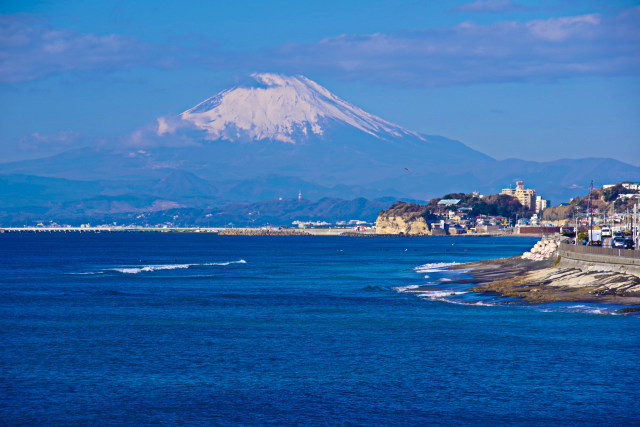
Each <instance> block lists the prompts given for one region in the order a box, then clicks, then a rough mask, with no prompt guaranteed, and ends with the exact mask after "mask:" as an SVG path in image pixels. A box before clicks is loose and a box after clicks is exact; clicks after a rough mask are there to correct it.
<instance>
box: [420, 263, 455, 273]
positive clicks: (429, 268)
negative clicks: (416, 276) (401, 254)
mask: <svg viewBox="0 0 640 427" xmlns="http://www.w3.org/2000/svg"><path fill="white" fill-rule="evenodd" d="M456 264H458V263H457V262H433V263H430V264H423V265H419V266H417V267H416V268H414V270H415V271H416V272H418V273H437V272H439V271H443V270H446V269H447V267H450V266H452V265H456Z"/></svg>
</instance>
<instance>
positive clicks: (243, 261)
mask: <svg viewBox="0 0 640 427" xmlns="http://www.w3.org/2000/svg"><path fill="white" fill-rule="evenodd" d="M246 263H247V261H245V260H243V259H239V260H238V261H227V262H209V263H206V264H202V265H231V264H246Z"/></svg>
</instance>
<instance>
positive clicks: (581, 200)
mask: <svg viewBox="0 0 640 427" xmlns="http://www.w3.org/2000/svg"><path fill="white" fill-rule="evenodd" d="M622 184H623V183H620V184H616V185H614V186H613V187H609V188H607V189H603V188H599V189H595V190H593V191H592V192H591V208H593V209H598V210H599V211H600V212H613V211H616V212H624V211H626V210H627V209H633V203H634V199H619V198H618V197H619V196H620V194H627V193H634V191H632V190H627V189H626V188H624V187H623V186H622ZM588 206H589V194H587V195H585V196H583V197H576V198H575V199H573V200H571V202H570V203H569V204H568V205H565V206H553V207H551V208H547V209H545V210H544V212H543V214H542V219H543V220H549V221H556V220H563V219H568V218H572V217H573V215H574V214H575V213H576V211H578V212H582V213H584V212H586V210H587V207H588Z"/></svg>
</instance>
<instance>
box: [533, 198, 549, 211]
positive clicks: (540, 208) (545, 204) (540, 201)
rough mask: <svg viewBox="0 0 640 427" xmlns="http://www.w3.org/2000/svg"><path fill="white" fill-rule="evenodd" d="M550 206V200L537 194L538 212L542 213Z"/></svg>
mask: <svg viewBox="0 0 640 427" xmlns="http://www.w3.org/2000/svg"><path fill="white" fill-rule="evenodd" d="M547 207H549V201H548V200H545V199H543V198H542V196H536V213H540V212H542V211H543V210H545V209H547Z"/></svg>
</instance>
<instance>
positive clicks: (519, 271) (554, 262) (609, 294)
mask: <svg viewBox="0 0 640 427" xmlns="http://www.w3.org/2000/svg"><path fill="white" fill-rule="evenodd" d="M449 269H450V270H461V269H468V274H469V276H470V277H469V278H468V279H463V280H461V281H460V282H463V283H469V284H477V286H475V287H473V288H471V289H470V290H471V291H472V292H478V293H482V294H485V295H499V296H504V297H509V298H514V300H513V302H514V303H523V302H524V303H529V304H544V303H551V302H588V303H600V304H615V305H640V277H638V276H636V275H633V274H624V273H617V272H601V271H583V270H581V269H579V268H575V266H568V265H565V264H563V263H562V261H561V259H560V258H559V257H551V258H547V259H542V260H538V259H523V258H522V257H520V256H518V257H512V258H500V259H492V260H486V261H477V262H472V263H467V264H458V265H455V266H452V267H450V268H449ZM620 311H621V312H629V311H635V309H628V310H624V309H623V310H620Z"/></svg>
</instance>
